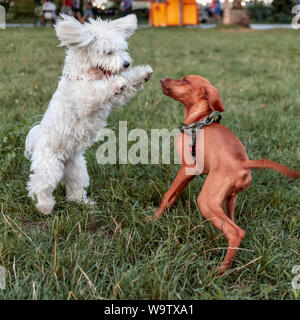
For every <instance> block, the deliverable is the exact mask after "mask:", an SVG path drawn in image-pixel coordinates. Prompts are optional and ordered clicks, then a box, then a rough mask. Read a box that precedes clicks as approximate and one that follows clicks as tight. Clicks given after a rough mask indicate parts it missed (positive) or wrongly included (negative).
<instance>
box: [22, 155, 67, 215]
mask: <svg viewBox="0 0 300 320" xmlns="http://www.w3.org/2000/svg"><path fill="white" fill-rule="evenodd" d="M31 172H32V173H31V174H30V176H29V181H28V183H27V189H28V191H29V196H30V197H31V198H33V199H34V198H36V199H37V204H36V208H37V210H38V211H40V212H41V213H43V214H50V213H51V212H52V210H53V207H54V205H55V200H54V197H53V195H52V193H53V191H54V190H55V188H56V187H57V185H58V183H59V182H60V181H61V179H62V177H63V172H64V163H63V162H62V161H61V160H59V159H57V158H56V157H55V156H53V155H52V156H51V155H46V154H38V153H34V154H33V155H32V163H31Z"/></svg>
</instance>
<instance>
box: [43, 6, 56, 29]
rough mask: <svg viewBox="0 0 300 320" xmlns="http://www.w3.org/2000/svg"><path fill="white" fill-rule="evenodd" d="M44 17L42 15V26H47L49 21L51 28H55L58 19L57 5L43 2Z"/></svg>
mask: <svg viewBox="0 0 300 320" xmlns="http://www.w3.org/2000/svg"><path fill="white" fill-rule="evenodd" d="M42 9H43V15H42V19H41V21H42V25H43V26H45V25H46V21H47V20H49V21H50V23H51V26H52V27H53V25H54V23H55V19H56V13H55V11H56V5H55V4H54V3H53V2H52V0H43V6H42Z"/></svg>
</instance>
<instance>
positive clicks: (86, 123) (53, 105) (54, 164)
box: [25, 15, 152, 214]
mask: <svg viewBox="0 0 300 320" xmlns="http://www.w3.org/2000/svg"><path fill="white" fill-rule="evenodd" d="M136 28H137V19H136V16H135V15H128V16H126V17H124V18H120V19H117V20H113V21H102V20H101V19H96V20H93V19H91V20H90V22H89V23H85V24H83V25H82V24H80V23H79V22H78V21H77V20H75V19H74V18H72V17H69V16H66V15H61V19H60V20H58V21H57V23H56V25H55V30H56V34H57V37H58V38H59V40H60V42H61V45H65V46H67V53H66V58H65V65H64V69H63V74H62V77H61V78H60V81H59V83H58V87H57V90H56V92H55V93H54V95H53V97H52V99H51V101H50V104H49V107H48V109H47V111H46V113H45V115H44V117H43V119H42V121H41V122H40V124H38V125H36V126H34V127H33V128H32V129H31V130H30V132H29V134H28V136H27V138H26V151H25V156H26V157H27V158H28V159H30V160H31V173H30V177H29V181H28V184H27V186H28V191H29V196H30V197H32V198H36V200H37V205H36V206H37V209H38V210H39V211H40V212H42V213H44V214H50V213H51V212H52V210H53V207H54V204H55V200H54V197H53V195H52V193H53V191H54V190H55V188H56V187H57V185H58V183H59V182H60V181H61V180H63V181H64V183H65V185H66V191H67V199H68V200H72V201H77V202H84V203H88V202H89V200H88V198H87V196H86V188H87V187H88V185H89V176H88V172H87V168H86V163H85V159H84V156H83V154H84V151H85V149H86V148H88V147H89V146H91V144H92V143H93V142H94V141H95V140H96V137H97V134H98V132H99V130H101V129H102V128H104V127H105V125H106V119H107V117H108V115H109V113H110V111H111V109H112V108H114V107H118V106H121V105H123V104H124V103H126V102H127V101H128V100H129V99H130V98H131V97H133V95H134V94H135V92H136V90H137V89H139V88H142V87H143V85H144V83H145V82H146V81H148V80H149V79H150V77H151V75H152V68H151V67H150V66H137V67H133V68H130V69H129V68H128V67H129V66H130V64H131V58H130V56H129V54H128V52H127V42H126V38H127V37H128V36H130V35H131V34H133V33H134V31H135V30H136ZM125 69H126V71H125Z"/></svg>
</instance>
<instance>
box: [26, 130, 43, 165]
mask: <svg viewBox="0 0 300 320" xmlns="http://www.w3.org/2000/svg"><path fill="white" fill-rule="evenodd" d="M39 129H40V124H36V125H35V126H34V127H32V128H31V129H30V131H29V133H28V135H27V137H26V142H25V152H24V156H25V158H26V159H28V160H30V158H31V156H32V153H33V150H34V146H35V144H36V140H37V138H38V136H39Z"/></svg>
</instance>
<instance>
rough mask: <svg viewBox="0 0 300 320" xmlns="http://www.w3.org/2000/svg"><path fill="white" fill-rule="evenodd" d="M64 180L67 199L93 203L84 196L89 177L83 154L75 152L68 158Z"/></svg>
mask: <svg viewBox="0 0 300 320" xmlns="http://www.w3.org/2000/svg"><path fill="white" fill-rule="evenodd" d="M64 182H65V185H66V191H67V199H68V200H70V201H75V202H83V203H90V204H94V203H93V202H92V201H90V200H89V199H88V198H87V196H86V190H85V189H86V188H87V187H88V186H89V183H90V179H89V175H88V171H87V168H86V162H85V159H84V156H83V154H76V155H75V156H74V157H72V158H71V159H70V160H68V162H67V164H66V167H65V175H64Z"/></svg>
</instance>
